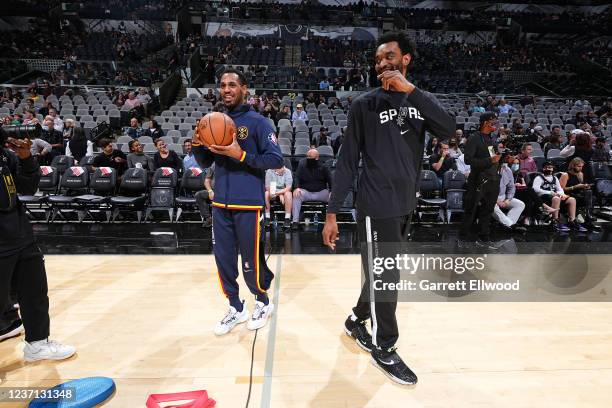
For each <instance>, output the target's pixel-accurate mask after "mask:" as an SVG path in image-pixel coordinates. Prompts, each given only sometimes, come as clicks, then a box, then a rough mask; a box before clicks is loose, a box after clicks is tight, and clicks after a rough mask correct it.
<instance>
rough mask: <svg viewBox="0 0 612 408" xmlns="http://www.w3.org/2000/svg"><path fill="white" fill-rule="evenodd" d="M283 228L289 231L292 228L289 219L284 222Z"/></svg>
mask: <svg viewBox="0 0 612 408" xmlns="http://www.w3.org/2000/svg"><path fill="white" fill-rule="evenodd" d="M283 228H284V229H289V228H291V221H289V219H288V218H285V221H284V222H283Z"/></svg>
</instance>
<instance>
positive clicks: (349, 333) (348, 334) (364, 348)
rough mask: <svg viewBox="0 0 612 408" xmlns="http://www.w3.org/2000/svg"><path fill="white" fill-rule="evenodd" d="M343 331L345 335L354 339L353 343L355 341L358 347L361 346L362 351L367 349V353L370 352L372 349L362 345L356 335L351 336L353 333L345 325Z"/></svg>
mask: <svg viewBox="0 0 612 408" xmlns="http://www.w3.org/2000/svg"><path fill="white" fill-rule="evenodd" d="M344 333H346V335H347V336H349V337H350V338H351V339H353V340H354V341H355V343H357V345H358V346H359V348H361V349H362V350H363V351H367V352H368V353H371V352H372V349H369V348H367V347H366V346H364V345H363V344H361V343H360V342H359V340H357V338H356V337H354V336H353V334H352V333H351V332H350V331H349V329H347V328H346V327H345V328H344Z"/></svg>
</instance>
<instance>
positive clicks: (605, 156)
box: [592, 137, 610, 162]
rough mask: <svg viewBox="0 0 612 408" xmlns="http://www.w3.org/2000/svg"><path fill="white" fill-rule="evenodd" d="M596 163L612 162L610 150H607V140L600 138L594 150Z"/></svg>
mask: <svg viewBox="0 0 612 408" xmlns="http://www.w3.org/2000/svg"><path fill="white" fill-rule="evenodd" d="M592 159H593V161H594V162H610V149H609V148H606V138H605V137H598V138H597V140H596V141H595V147H594V148H593V157H592Z"/></svg>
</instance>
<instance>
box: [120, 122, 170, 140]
mask: <svg viewBox="0 0 612 408" xmlns="http://www.w3.org/2000/svg"><path fill="white" fill-rule="evenodd" d="M134 119H136V118H132V120H134ZM132 120H130V125H131V123H132ZM136 123H138V119H136ZM136 133H137V132H136ZM128 135H129V134H128ZM142 135H143V136H149V137H150V138H151V139H153V142H155V141H156V140H157V139H159V138H160V137H162V136H163V135H164V131H163V130H162V128H161V126H160V124H159V123H157V120H155V119H151V121H150V122H149V128H148V129H146V130H145V131H144V132H143V133H142Z"/></svg>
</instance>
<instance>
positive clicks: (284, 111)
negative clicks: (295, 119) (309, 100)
mask: <svg viewBox="0 0 612 408" xmlns="http://www.w3.org/2000/svg"><path fill="white" fill-rule="evenodd" d="M281 119H289V120H290V119H291V112H290V111H289V106H287V105H283V107H282V108H281V111H280V112H278V114H277V115H276V124H277V125H278V121H279V120H281Z"/></svg>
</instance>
